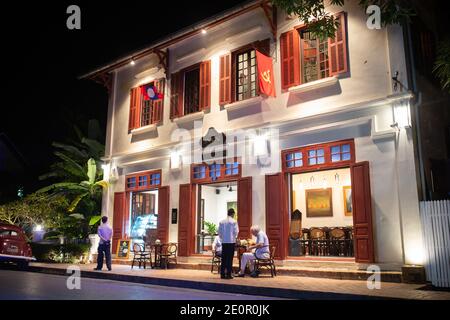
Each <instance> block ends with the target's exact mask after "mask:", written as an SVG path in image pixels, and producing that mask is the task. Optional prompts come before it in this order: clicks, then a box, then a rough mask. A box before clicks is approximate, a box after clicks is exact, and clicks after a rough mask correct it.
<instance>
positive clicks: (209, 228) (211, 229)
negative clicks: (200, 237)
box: [205, 221, 217, 235]
mask: <svg viewBox="0 0 450 320" xmlns="http://www.w3.org/2000/svg"><path fill="white" fill-rule="evenodd" d="M205 226H206V232H207V233H208V234H210V235H215V234H217V226H216V225H215V224H214V223H212V222H208V221H205Z"/></svg>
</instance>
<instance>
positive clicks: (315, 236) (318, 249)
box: [309, 228, 328, 256]
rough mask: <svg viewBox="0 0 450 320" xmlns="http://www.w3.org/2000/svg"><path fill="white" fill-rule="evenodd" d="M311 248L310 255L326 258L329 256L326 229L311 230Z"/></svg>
mask: <svg viewBox="0 0 450 320" xmlns="http://www.w3.org/2000/svg"><path fill="white" fill-rule="evenodd" d="M309 236H310V246H309V255H311V256H326V255H328V240H327V236H326V231H325V228H311V229H310V230H309Z"/></svg>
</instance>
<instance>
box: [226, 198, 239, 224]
mask: <svg viewBox="0 0 450 320" xmlns="http://www.w3.org/2000/svg"><path fill="white" fill-rule="evenodd" d="M228 209H234V212H235V215H234V219H235V220H236V221H237V219H238V207H237V201H228V202H227V211H226V212H228Z"/></svg>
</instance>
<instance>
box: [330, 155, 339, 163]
mask: <svg viewBox="0 0 450 320" xmlns="http://www.w3.org/2000/svg"><path fill="white" fill-rule="evenodd" d="M339 161H341V156H340V154H333V155H332V156H331V162H339Z"/></svg>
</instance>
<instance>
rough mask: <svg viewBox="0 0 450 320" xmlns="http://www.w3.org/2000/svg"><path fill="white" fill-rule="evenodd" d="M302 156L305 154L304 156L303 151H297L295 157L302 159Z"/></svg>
mask: <svg viewBox="0 0 450 320" xmlns="http://www.w3.org/2000/svg"><path fill="white" fill-rule="evenodd" d="M302 158H303V156H302V153H301V152H296V153H295V159H302Z"/></svg>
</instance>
